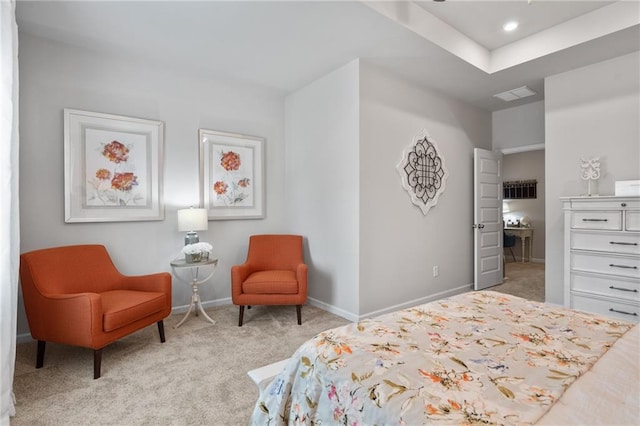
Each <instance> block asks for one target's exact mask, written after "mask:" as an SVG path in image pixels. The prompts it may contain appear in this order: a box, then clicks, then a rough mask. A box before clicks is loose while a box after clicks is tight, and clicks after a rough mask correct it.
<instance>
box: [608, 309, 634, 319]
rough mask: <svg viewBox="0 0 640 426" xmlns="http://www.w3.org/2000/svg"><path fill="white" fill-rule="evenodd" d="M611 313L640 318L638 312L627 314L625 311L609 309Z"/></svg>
mask: <svg viewBox="0 0 640 426" xmlns="http://www.w3.org/2000/svg"><path fill="white" fill-rule="evenodd" d="M609 312H617V313H619V314H625V315H633V316H634V317H637V316H638V314H637V312H625V311H619V310H617V309H613V308H609Z"/></svg>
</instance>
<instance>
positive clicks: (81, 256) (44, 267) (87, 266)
mask: <svg viewBox="0 0 640 426" xmlns="http://www.w3.org/2000/svg"><path fill="white" fill-rule="evenodd" d="M20 281H21V284H22V293H23V297H24V306H25V310H26V313H27V320H28V322H29V329H30V330H31V336H32V337H33V338H34V339H36V340H37V341H38V353H37V358H36V368H41V367H42V365H43V364H44V350H45V344H46V342H55V343H62V344H66V345H73V346H81V347H85V348H90V349H93V378H94V379H97V378H99V377H100V365H101V362H102V349H103V348H104V347H105V346H107V345H108V344H110V343H112V342H114V341H116V340H118V339H120V338H121V337H124V336H127V335H129V334H131V333H133V332H135V331H138V330H140V329H141V328H144V327H146V326H148V325H151V324H153V323H154V322H157V324H158V332H159V333H160V341H161V342H163V343H164V341H165V337H164V323H163V319H164V318H166V317H167V316H168V315H169V314H170V313H171V275H170V274H169V273H167V272H161V273H157V274H152V275H143V276H125V275H122V274H121V273H120V272H118V270H117V269H116V267H115V266H114V264H113V262H112V261H111V258H110V257H109V254H108V253H107V249H106V248H105V247H104V246H101V245H77V246H66V247H56V248H48V249H42V250H36V251H32V252H29V253H23V254H22V255H21V256H20Z"/></svg>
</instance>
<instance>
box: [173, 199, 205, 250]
mask: <svg viewBox="0 0 640 426" xmlns="http://www.w3.org/2000/svg"><path fill="white" fill-rule="evenodd" d="M207 229H209V218H208V217H207V210H206V209H194V208H193V207H191V208H188V209H182V210H178V231H180V232H185V231H186V232H187V235H186V236H185V237H184V245H185V246H186V245H189V244H195V243H197V242H199V241H200V238H198V234H197V233H196V231H206V230H207Z"/></svg>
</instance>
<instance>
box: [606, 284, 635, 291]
mask: <svg viewBox="0 0 640 426" xmlns="http://www.w3.org/2000/svg"><path fill="white" fill-rule="evenodd" d="M609 288H610V289H612V290H620V291H632V292H634V293H637V292H638V289H636V288H624V287H616V286H613V285H610V286H609Z"/></svg>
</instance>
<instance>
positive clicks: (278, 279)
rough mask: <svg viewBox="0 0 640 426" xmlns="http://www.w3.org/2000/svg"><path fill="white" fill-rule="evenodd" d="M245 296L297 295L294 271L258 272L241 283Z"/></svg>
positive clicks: (296, 281)
mask: <svg viewBox="0 0 640 426" xmlns="http://www.w3.org/2000/svg"><path fill="white" fill-rule="evenodd" d="M242 292H243V293H247V294H297V293H298V280H297V279H296V273H295V272H294V271H278V270H276V271H258V272H254V273H253V274H251V275H249V277H248V278H247V279H246V280H245V281H244V282H243V283H242Z"/></svg>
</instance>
